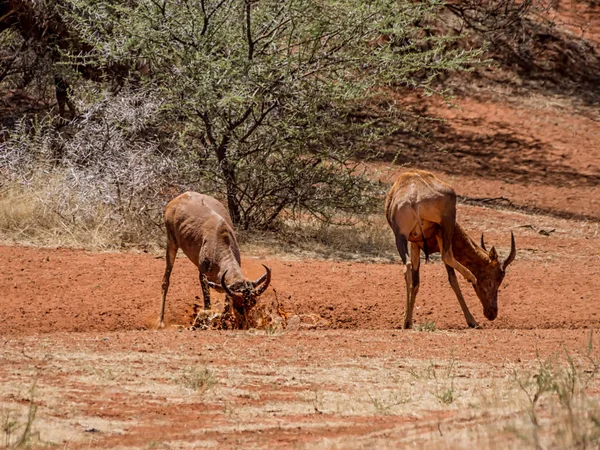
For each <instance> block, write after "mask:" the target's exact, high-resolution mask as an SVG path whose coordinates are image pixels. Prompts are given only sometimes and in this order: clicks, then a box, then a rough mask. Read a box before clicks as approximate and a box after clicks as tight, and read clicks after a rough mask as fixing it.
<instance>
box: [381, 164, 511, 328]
mask: <svg viewBox="0 0 600 450" xmlns="http://www.w3.org/2000/svg"><path fill="white" fill-rule="evenodd" d="M385 211H386V217H387V220H388V223H389V224H390V227H391V228H392V230H393V231H394V235H395V237H396V247H397V249H398V253H399V254H400V258H401V259H402V262H403V263H404V265H405V273H404V278H405V280H406V311H405V313H404V328H411V327H412V314H413V308H414V306H415V298H416V296H417V292H419V264H420V251H421V250H423V251H424V253H425V258H426V259H428V257H429V255H430V254H431V253H435V252H438V251H439V252H441V254H442V261H443V262H444V264H445V266H446V271H447V272H448V281H450V285H451V286H452V289H453V290H454V293H455V294H456V297H458V302H459V303H460V307H461V308H462V311H463V314H464V315H465V319H467V324H468V325H469V326H470V327H471V328H478V327H479V325H478V324H477V322H476V321H475V318H474V317H473V315H472V314H471V312H470V311H469V308H468V307H467V304H466V303H465V299H464V298H463V296H462V293H461V291H460V287H459V285H458V280H457V278H456V273H455V271H454V270H455V269H456V270H458V272H459V273H460V274H461V275H462V276H463V277H465V278H466V279H467V280H468V281H469V282H470V283H471V284H472V285H473V287H474V288H475V292H476V293H477V297H479V300H480V301H481V304H482V305H483V314H484V315H485V317H486V318H488V319H489V320H494V319H495V318H496V317H497V315H498V288H499V287H500V283H502V280H503V279H504V275H505V272H506V268H507V267H508V265H509V264H510V263H511V262H513V260H514V259H515V256H516V252H517V251H516V246H515V237H514V236H513V233H512V231H511V233H510V239H511V242H510V254H509V255H508V257H507V258H506V259H505V260H504V261H500V258H499V257H498V253H497V252H496V249H495V248H494V247H492V249H491V250H490V251H489V252H488V251H487V250H486V248H485V244H484V242H483V234H482V235H481V248H480V247H478V246H477V245H476V244H475V242H473V240H472V239H471V238H470V237H469V236H468V235H467V234H466V233H465V231H464V230H463V229H462V228H461V227H460V225H459V224H458V223H456V193H455V192H454V189H452V187H451V186H449V185H448V184H446V183H444V182H442V181H440V180H439V179H438V178H436V177H435V176H434V175H433V174H431V173H429V172H425V171H423V170H412V171H410V172H405V173H402V174H400V175H399V176H398V178H397V179H396V182H395V183H394V185H393V186H392V188H391V189H390V191H389V192H388V195H387V197H386V199H385ZM409 242H410V261H407V257H408V254H409V253H408V243H409Z"/></svg>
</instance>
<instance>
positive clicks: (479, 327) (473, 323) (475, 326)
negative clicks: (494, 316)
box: [467, 322, 481, 330]
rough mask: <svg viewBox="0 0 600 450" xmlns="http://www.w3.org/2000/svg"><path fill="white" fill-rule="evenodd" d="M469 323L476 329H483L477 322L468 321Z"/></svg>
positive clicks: (470, 326)
mask: <svg viewBox="0 0 600 450" xmlns="http://www.w3.org/2000/svg"><path fill="white" fill-rule="evenodd" d="M467 325H469V328H474V329H476V330H481V326H479V324H478V323H477V322H472V323H467Z"/></svg>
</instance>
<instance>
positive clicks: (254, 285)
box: [252, 264, 271, 287]
mask: <svg viewBox="0 0 600 450" xmlns="http://www.w3.org/2000/svg"><path fill="white" fill-rule="evenodd" d="M262 266H263V267H264V268H265V269H267V270H271V269H269V268H268V267H267V266H265V265H264V264H263V265H262ZM266 279H267V272H265V273H264V274H263V275H262V276H261V277H260V278H258V279H257V280H256V281H253V282H252V287H256V286H258V285H259V284H261V283H262V282H264V281H265V280H266Z"/></svg>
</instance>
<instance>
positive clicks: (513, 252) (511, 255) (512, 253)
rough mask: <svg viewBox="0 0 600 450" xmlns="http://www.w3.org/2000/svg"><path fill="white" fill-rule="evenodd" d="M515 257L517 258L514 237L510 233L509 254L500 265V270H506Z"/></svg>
mask: <svg viewBox="0 0 600 450" xmlns="http://www.w3.org/2000/svg"><path fill="white" fill-rule="evenodd" d="M515 256H517V246H516V244H515V235H514V234H513V232H512V231H511V232H510V253H509V255H508V257H507V258H506V259H505V260H504V263H503V264H502V268H503V269H504V270H506V268H507V267H508V265H509V264H510V263H511V262H513V261H514V259H515Z"/></svg>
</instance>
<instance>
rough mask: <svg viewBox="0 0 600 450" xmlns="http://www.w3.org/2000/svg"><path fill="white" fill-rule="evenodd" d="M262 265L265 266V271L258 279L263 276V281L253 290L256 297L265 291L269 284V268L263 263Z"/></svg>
mask: <svg viewBox="0 0 600 450" xmlns="http://www.w3.org/2000/svg"><path fill="white" fill-rule="evenodd" d="M263 267H264V268H265V270H266V272H265V274H264V275H263V276H262V277H260V278H259V279H263V278H264V280H265V282H264V283H263V284H262V286H261V287H259V288H258V289H255V290H254V292H253V294H254V295H255V296H257V297H258V296H259V295H262V293H263V292H265V291H266V290H267V288H268V287H269V284H271V269H270V268H268V267H267V266H265V265H264V264H263Z"/></svg>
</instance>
